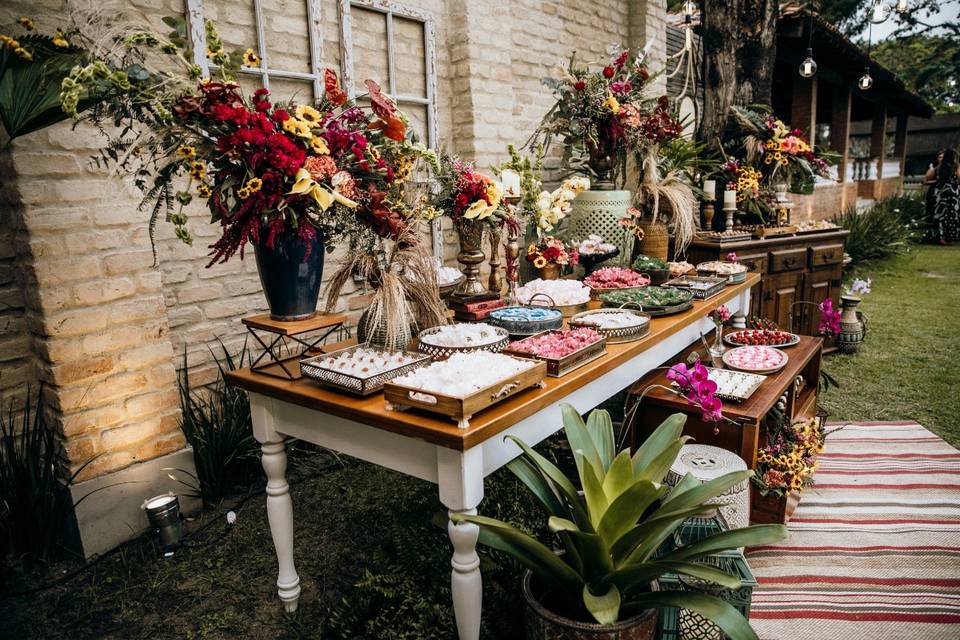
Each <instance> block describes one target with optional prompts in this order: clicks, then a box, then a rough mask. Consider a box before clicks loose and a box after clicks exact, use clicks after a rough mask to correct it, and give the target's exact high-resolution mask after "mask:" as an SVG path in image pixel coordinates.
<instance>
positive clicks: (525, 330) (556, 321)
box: [486, 296, 563, 336]
mask: <svg viewBox="0 0 960 640" xmlns="http://www.w3.org/2000/svg"><path fill="white" fill-rule="evenodd" d="M534 297H536V296H534ZM532 307H536V308H538V309H543V308H547V309H552V310H554V311H556V312H557V316H556V317H555V318H550V319H547V320H508V319H501V318H496V317H494V315H493V314H494V313H496V312H498V311H501V312H502V311H504V310H506V309H530V308H532ZM486 321H487V324H492V325H494V326H497V327H500V328H501V329H506V330H507V332H508V333H509V334H510V335H511V336H532V335H535V334H537V333H542V332H543V331H553V330H554V329H559V328H560V327H562V326H563V311H562V310H561V309H559V308H557V307H554V306H549V307H544V305H538V304H515V305H511V306H509V307H500V308H499V309H494V310H492V311H491V312H490V315H488V316H487V318H486Z"/></svg>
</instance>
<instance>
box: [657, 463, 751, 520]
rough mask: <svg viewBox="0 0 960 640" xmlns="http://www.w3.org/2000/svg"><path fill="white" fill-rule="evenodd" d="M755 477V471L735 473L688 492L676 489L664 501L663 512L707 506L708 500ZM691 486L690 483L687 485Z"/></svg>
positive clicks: (678, 487)
mask: <svg viewBox="0 0 960 640" xmlns="http://www.w3.org/2000/svg"><path fill="white" fill-rule="evenodd" d="M752 475H753V471H749V470H747V471H733V472H731V473H727V474H724V475H722V476H720V477H719V478H714V479H713V480H710V481H709V482H704V483H703V484H701V485H698V486H696V487H693V488H691V489H689V490H687V491H681V490H680V486H679V485H678V486H677V487H674V489H673V491H671V492H670V495H668V496H667V498H666V499H665V500H664V501H663V505H662V506H661V507H660V509H661V510H668V509H686V508H687V507H693V506H696V505H698V504H700V505H702V504H705V503H706V502H707V501H708V500H711V499H713V498H716V497H717V496H721V495H723V494H724V493H726V491H727V489H729V488H730V487H732V486H734V485H737V484H740V483H741V482H743V481H744V480H747V479H748V478H750V477H751V476H752ZM687 484H690V483H687Z"/></svg>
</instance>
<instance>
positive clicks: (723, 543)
mask: <svg viewBox="0 0 960 640" xmlns="http://www.w3.org/2000/svg"><path fill="white" fill-rule="evenodd" d="M786 537H787V528H786V527H785V526H783V525H782V524H758V525H753V526H750V527H744V528H743V529H731V530H730V531H722V532H720V533H715V534H713V535H712V536H709V537H707V538H704V539H703V540H700V541H698V542H695V543H693V544H688V545H686V546H683V547H680V548H679V549H675V550H674V551H671V552H670V553H668V554H667V555H665V556H663V557H662V558H660V560H659V561H660V562H678V561H683V560H692V559H695V558H698V557H700V556H704V555H707V554H710V553H717V552H718V551H726V550H728V549H736V548H737V547H752V546H756V545H761V544H773V543H774V542H779V541H780V540H783V539H785V538H786Z"/></svg>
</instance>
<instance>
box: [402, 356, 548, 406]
mask: <svg viewBox="0 0 960 640" xmlns="http://www.w3.org/2000/svg"><path fill="white" fill-rule="evenodd" d="M535 364H536V363H535V362H533V361H531V360H522V359H520V358H511V357H510V356H506V355H503V354H501V353H489V352H487V351H472V352H470V353H455V354H453V355H452V356H450V357H449V358H448V359H446V360H442V361H440V362H434V363H433V364H431V365H429V366H426V367H421V368H419V369H414V370H413V371H411V372H410V373H408V374H406V375H403V376H400V377H399V378H394V379H393V382H394V384H400V385H403V386H405V387H411V388H413V389H420V390H422V391H429V392H432V393H442V394H443V395H445V396H453V397H456V398H465V397H467V396H468V395H470V394H471V393H475V392H477V391H480V390H481V389H485V388H486V387H489V386H490V385H492V384H496V383H497V382H499V381H501V380H503V379H504V378H509V377H510V376H513V375H516V374H518V373H520V372H521V371H526V370H527V369H530V368H531V367H533V366H534V365H535Z"/></svg>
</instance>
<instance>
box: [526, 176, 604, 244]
mask: <svg viewBox="0 0 960 640" xmlns="http://www.w3.org/2000/svg"><path fill="white" fill-rule="evenodd" d="M589 188H590V180H589V179H588V178H585V177H583V176H573V177H570V178H567V179H566V180H564V181H563V182H562V183H561V184H560V186H559V187H557V188H556V189H554V190H553V191H541V192H540V195H539V196H537V202H536V208H535V209H534V210H533V223H534V226H535V228H536V231H537V237H542V236H543V234H546V233H551V232H553V231H556V230H557V227H558V226H559V225H560V222H561V221H562V220H563V219H564V218H566V217H567V214H568V213H570V209H571V208H572V207H573V200H574V198H576V197H577V195H579V194H580V193H581V192H583V191H586V190H587V189H589Z"/></svg>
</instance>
